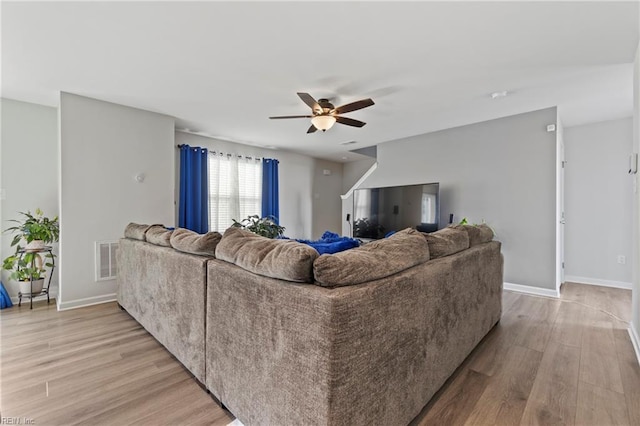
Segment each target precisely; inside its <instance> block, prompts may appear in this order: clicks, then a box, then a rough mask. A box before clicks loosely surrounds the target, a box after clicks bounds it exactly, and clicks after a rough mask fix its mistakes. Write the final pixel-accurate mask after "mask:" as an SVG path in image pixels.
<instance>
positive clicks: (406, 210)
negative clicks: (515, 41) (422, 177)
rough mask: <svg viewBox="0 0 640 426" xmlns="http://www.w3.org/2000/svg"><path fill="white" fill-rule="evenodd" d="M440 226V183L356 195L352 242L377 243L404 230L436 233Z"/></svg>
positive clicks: (369, 191) (354, 199)
mask: <svg viewBox="0 0 640 426" xmlns="http://www.w3.org/2000/svg"><path fill="white" fill-rule="evenodd" d="M439 224H440V184H439V183H425V184H419V185H405V186H389V187H384V188H368V189H356V190H355V191H354V192H353V234H352V235H353V238H361V239H374V240H375V239H380V238H384V237H385V236H386V235H388V234H389V233H390V232H396V231H401V230H403V229H405V228H416V229H417V230H419V231H421V232H434V231H437V230H438V225H439Z"/></svg>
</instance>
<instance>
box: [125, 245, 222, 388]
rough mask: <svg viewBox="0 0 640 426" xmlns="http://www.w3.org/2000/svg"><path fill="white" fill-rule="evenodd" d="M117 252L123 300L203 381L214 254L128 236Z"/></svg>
mask: <svg viewBox="0 0 640 426" xmlns="http://www.w3.org/2000/svg"><path fill="white" fill-rule="evenodd" d="M117 253H118V254H117V256H118V274H117V277H118V278H117V282H118V303H119V304H120V305H121V306H122V307H123V308H124V309H126V311H127V312H128V313H129V314H130V315H131V316H132V317H133V318H135V319H136V321H138V322H139V323H140V324H141V325H142V326H143V327H144V328H145V329H146V330H147V331H148V332H149V333H151V334H152V335H153V337H155V338H156V340H158V341H159V342H160V343H161V344H162V345H164V346H165V347H166V348H167V349H168V350H169V352H171V353H172V354H173V355H174V356H175V357H176V358H177V359H178V360H179V361H180V362H181V363H182V364H184V366H185V367H187V369H189V371H191V373H193V375H194V376H195V377H196V378H197V379H198V380H199V381H200V382H201V383H204V381H205V361H204V360H205V341H204V339H205V303H206V301H205V297H206V265H207V261H209V259H210V258H208V257H203V256H196V255H192V254H186V253H181V252H179V251H176V250H174V249H173V248H169V247H161V246H157V245H153V244H149V243H146V242H142V241H136V240H131V239H126V238H125V239H121V240H120V244H119V247H118V252H117Z"/></svg>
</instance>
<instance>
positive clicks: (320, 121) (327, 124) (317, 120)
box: [311, 115, 336, 132]
mask: <svg viewBox="0 0 640 426" xmlns="http://www.w3.org/2000/svg"><path fill="white" fill-rule="evenodd" d="M311 123H312V124H313V125H314V126H315V127H316V129H318V130H322V131H323V132H324V131H326V130H329V129H330V128H331V127H332V126H333V125H334V124H335V123H336V118H335V117H334V116H333V115H316V116H315V117H313V118H312V119H311ZM311 130H313V129H311Z"/></svg>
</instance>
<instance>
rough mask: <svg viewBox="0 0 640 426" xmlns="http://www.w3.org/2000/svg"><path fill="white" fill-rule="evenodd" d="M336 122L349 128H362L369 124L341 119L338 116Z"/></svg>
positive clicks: (350, 119) (345, 118)
mask: <svg viewBox="0 0 640 426" xmlns="http://www.w3.org/2000/svg"><path fill="white" fill-rule="evenodd" d="M336 121H337V122H338V123H340V124H346V125H347V126H353V127H362V126H364V125H365V124H367V123H365V122H364V121H360V120H354V119H353V118H347V117H339V116H336Z"/></svg>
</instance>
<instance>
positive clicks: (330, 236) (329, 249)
mask: <svg viewBox="0 0 640 426" xmlns="http://www.w3.org/2000/svg"><path fill="white" fill-rule="evenodd" d="M296 241H298V242H300V243H304V244H308V245H310V246H311V247H313V248H314V249H316V251H317V252H318V253H320V254H333V253H338V252H339V251H344V250H349V249H352V248H354V247H358V246H359V245H360V243H359V242H358V240H356V239H353V238H349V237H341V236H340V235H338V234H336V233H333V232H330V231H325V232H324V234H322V237H320V239H319V240H316V241H310V240H296Z"/></svg>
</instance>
